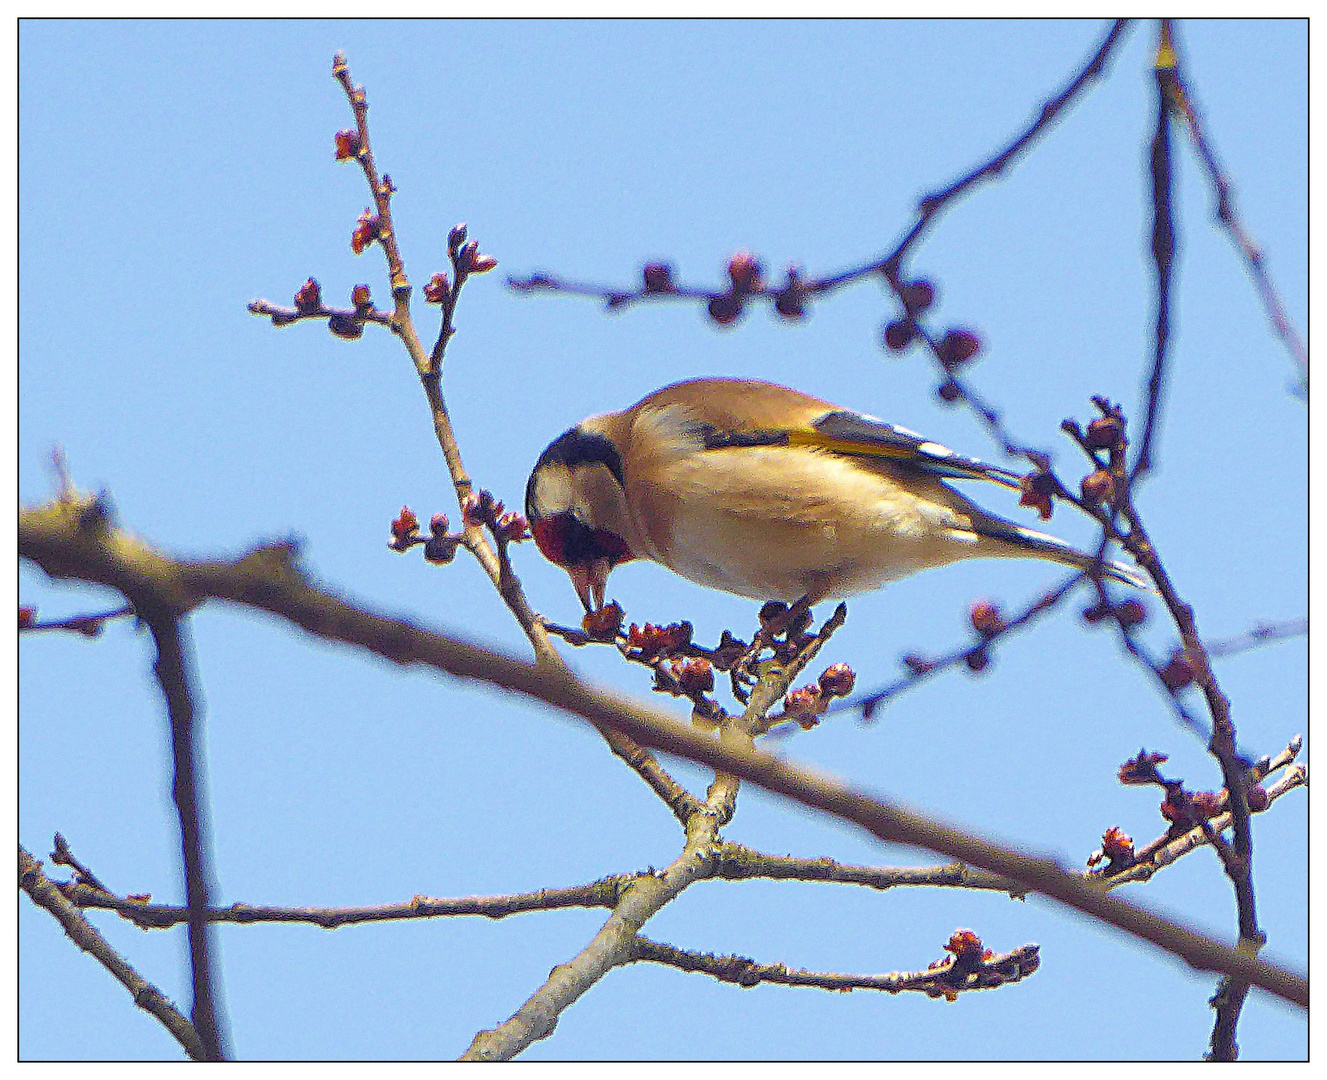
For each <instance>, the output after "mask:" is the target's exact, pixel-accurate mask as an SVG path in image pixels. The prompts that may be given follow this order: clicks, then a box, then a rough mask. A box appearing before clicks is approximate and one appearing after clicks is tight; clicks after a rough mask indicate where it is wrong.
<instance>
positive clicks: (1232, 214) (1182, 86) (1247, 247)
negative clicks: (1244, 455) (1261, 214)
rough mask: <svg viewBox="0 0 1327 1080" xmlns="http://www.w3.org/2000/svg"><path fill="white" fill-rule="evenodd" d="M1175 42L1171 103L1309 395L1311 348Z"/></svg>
mask: <svg viewBox="0 0 1327 1080" xmlns="http://www.w3.org/2000/svg"><path fill="white" fill-rule="evenodd" d="M1176 45H1177V42H1176V41H1175V40H1174V38H1173V31H1172V41H1171V46H1172V51H1173V52H1174V53H1175V67H1174V82H1173V84H1172V86H1171V104H1172V105H1173V107H1174V109H1175V111H1176V112H1177V113H1178V114H1179V116H1180V117H1181V118H1182V119H1183V120H1184V125H1185V127H1186V128H1187V130H1188V132H1189V138H1190V139H1191V140H1192V141H1193V145H1194V147H1195V148H1196V149H1197V151H1198V157H1199V159H1200V160H1201V161H1202V163H1203V168H1204V169H1205V170H1206V172H1207V180H1208V183H1210V184H1211V185H1212V194H1213V195H1215V197H1216V204H1215V206H1214V207H1213V211H1214V213H1215V215H1216V220H1217V221H1218V222H1219V223H1220V225H1221V226H1222V227H1223V228H1224V229H1225V230H1226V232H1227V233H1229V234H1230V240H1231V242H1232V243H1233V244H1234V245H1235V248H1236V249H1237V250H1238V251H1239V254H1240V256H1241V258H1243V260H1244V263H1245V266H1246V268H1247V269H1248V272H1249V276H1250V277H1252V278H1253V282H1254V285H1255V286H1256V287H1257V289H1258V296H1259V298H1260V299H1261V300H1262V305H1263V310H1264V311H1266V313H1267V320H1268V322H1270V323H1271V324H1272V329H1273V330H1274V331H1276V336H1277V337H1279V338H1280V339H1281V344H1282V345H1284V346H1285V348H1286V351H1287V352H1288V353H1289V354H1290V358H1291V360H1293V361H1294V363H1295V366H1296V368H1297V369H1298V371H1297V374H1298V376H1299V385H1298V387H1297V390H1298V391H1299V393H1300V394H1301V396H1305V397H1307V395H1308V390H1309V351H1308V348H1307V346H1305V344H1304V339H1303V338H1301V337H1300V336H1299V331H1298V330H1296V329H1295V324H1294V322H1293V321H1292V320H1291V318H1290V316H1289V314H1288V313H1287V312H1286V306H1285V304H1284V303H1283V302H1282V300H1281V294H1280V293H1279V292H1277V289H1276V285H1275V284H1273V282H1272V278H1271V275H1270V274H1269V273H1268V272H1267V261H1266V258H1265V257H1264V254H1263V250H1262V248H1260V247H1259V246H1258V243H1257V241H1255V240H1254V238H1253V236H1252V235H1251V234H1250V233H1249V230H1248V228H1247V227H1246V226H1245V225H1244V222H1243V221H1242V220H1241V218H1240V216H1239V211H1238V210H1236V208H1235V191H1234V188H1233V187H1232V185H1231V182H1230V178H1229V177H1228V176H1227V175H1226V173H1225V172H1224V170H1222V168H1221V164H1220V162H1219V161H1218V159H1217V156H1216V150H1215V148H1214V147H1213V146H1212V143H1211V140H1210V139H1208V137H1207V134H1206V132H1205V131H1204V129H1203V124H1202V118H1201V117H1200V116H1199V114H1198V110H1197V108H1196V107H1195V106H1194V104H1193V93H1192V91H1191V90H1190V88H1189V81H1188V76H1187V74H1186V73H1185V71H1184V56H1183V53H1182V52H1180V51H1179V49H1178V48H1175V46H1176Z"/></svg>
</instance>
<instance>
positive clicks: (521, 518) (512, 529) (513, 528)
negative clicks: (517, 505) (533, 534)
mask: <svg viewBox="0 0 1327 1080" xmlns="http://www.w3.org/2000/svg"><path fill="white" fill-rule="evenodd" d="M493 531H494V533H496V534H497V537H498V539H499V540H504V541H506V542H507V543H511V544H519V543H520V542H521V541H522V540H529V539H530V523H529V522H528V521H526V520H525V515H524V514H517V513H515V512H514V511H513V512H508V513H506V514H502V515H501V516H499V518H498V522H497V524H496V525H495V526H494V527H493Z"/></svg>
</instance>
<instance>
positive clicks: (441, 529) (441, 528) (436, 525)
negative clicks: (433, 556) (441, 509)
mask: <svg viewBox="0 0 1327 1080" xmlns="http://www.w3.org/2000/svg"><path fill="white" fill-rule="evenodd" d="M449 524H450V522H449V521H448V520H447V515H446V514H434V515H433V516H432V517H431V518H429V532H431V533H432V534H433V535H434V536H443V535H445V534H446V532H447V526H448V525H449Z"/></svg>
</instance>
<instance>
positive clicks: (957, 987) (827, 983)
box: [631, 936, 1041, 1001]
mask: <svg viewBox="0 0 1327 1080" xmlns="http://www.w3.org/2000/svg"><path fill="white" fill-rule="evenodd" d="M631 960H632V961H649V962H650V963H653V964H666V965H668V966H669V967H675V968H678V969H679V970H681V971H687V972H695V973H699V974H702V975H711V976H713V977H714V978H716V979H718V980H719V981H721V982H728V983H735V984H737V985H738V986H741V987H743V988H747V989H749V988H750V987H753V986H759V985H760V984H761V983H777V984H779V985H782V986H806V987H814V988H816V989H819V990H838V991H841V992H846V991H850V990H883V991H885V992H886V993H889V994H897V993H901V992H903V991H908V990H913V991H918V992H920V993H923V994H926V995H927V996H928V997H934V998H939V997H947V998H948V999H949V1000H951V1001H952V1000H953V999H954V998H955V997H957V996H958V994H959V993H962V992H964V991H968V990H993V989H995V988H996V987H998V986H1004V985H1006V984H1008V983H1015V982H1019V981H1020V980H1022V979H1024V978H1026V977H1027V976H1028V975H1031V974H1032V973H1033V972H1034V971H1036V970H1037V968H1038V967H1040V966H1041V957H1040V955H1039V949H1038V947H1037V946H1036V945H1023V946H1022V947H1020V948H1017V949H1014V950H1013V951H1012V952H1007V953H993V954H992V955H991V956H989V957H985V958H982V959H979V960H977V961H976V962H975V963H973V964H971V965H964V964H963V962H962V960H961V958H955V957H952V956H951V957H948V958H947V961H946V962H945V963H943V964H941V965H939V966H937V967H934V968H930V969H928V970H926V971H894V972H890V973H889V974H888V975H843V974H839V973H838V972H829V971H807V970H805V969H804V968H790V967H788V966H787V965H786V964H758V963H756V961H754V960H750V959H748V958H747V957H745V956H716V955H715V954H714V953H700V952H692V951H690V950H688V949H679V948H676V947H675V946H672V945H666V944H664V943H663V942H659V941H651V940H650V939H649V938H645V937H639V936H638V937H637V938H636V942H635V947H634V950H633V954H632V956H631Z"/></svg>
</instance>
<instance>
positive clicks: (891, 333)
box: [882, 319, 913, 352]
mask: <svg viewBox="0 0 1327 1080" xmlns="http://www.w3.org/2000/svg"><path fill="white" fill-rule="evenodd" d="M912 334H913V331H912V323H910V322H909V321H908V320H907V319H895V320H894V321H893V322H891V323H886V324H885V330H884V334H883V335H882V336H883V337H884V341H885V348H886V349H889V350H890V352H902V351H903V350H904V349H906V348H907V347H908V346H909V345H910V344H912Z"/></svg>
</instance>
